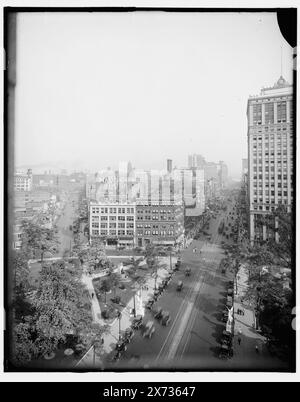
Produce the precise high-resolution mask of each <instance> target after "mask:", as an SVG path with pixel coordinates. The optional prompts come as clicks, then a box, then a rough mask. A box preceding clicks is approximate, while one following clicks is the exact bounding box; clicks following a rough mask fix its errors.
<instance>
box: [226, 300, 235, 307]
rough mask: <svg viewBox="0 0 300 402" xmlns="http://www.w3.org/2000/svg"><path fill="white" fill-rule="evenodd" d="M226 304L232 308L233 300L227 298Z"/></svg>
mask: <svg viewBox="0 0 300 402" xmlns="http://www.w3.org/2000/svg"><path fill="white" fill-rule="evenodd" d="M226 306H227V307H228V308H231V307H232V306H233V304H232V302H231V301H229V300H227V303H226Z"/></svg>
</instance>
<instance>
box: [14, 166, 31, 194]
mask: <svg viewBox="0 0 300 402" xmlns="http://www.w3.org/2000/svg"><path fill="white" fill-rule="evenodd" d="M14 189H15V191H31V190H32V171H31V169H28V171H27V173H15V175H14Z"/></svg>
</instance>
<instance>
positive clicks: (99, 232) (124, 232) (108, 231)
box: [92, 229, 134, 236]
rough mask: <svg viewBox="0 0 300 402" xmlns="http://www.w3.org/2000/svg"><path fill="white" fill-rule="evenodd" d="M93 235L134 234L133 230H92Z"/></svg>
mask: <svg viewBox="0 0 300 402" xmlns="http://www.w3.org/2000/svg"><path fill="white" fill-rule="evenodd" d="M92 235H93V236H99V235H100V236H133V235H134V232H133V230H103V229H102V230H100V231H99V230H95V229H93V230H92Z"/></svg>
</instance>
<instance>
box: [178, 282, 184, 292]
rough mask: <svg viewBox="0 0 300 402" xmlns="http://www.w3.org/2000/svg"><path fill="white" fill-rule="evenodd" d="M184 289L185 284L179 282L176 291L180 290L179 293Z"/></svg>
mask: <svg viewBox="0 0 300 402" xmlns="http://www.w3.org/2000/svg"><path fill="white" fill-rule="evenodd" d="M182 288H183V282H182V281H179V282H178V283H177V287H176V290H178V291H179V292H180V291H181V289H182Z"/></svg>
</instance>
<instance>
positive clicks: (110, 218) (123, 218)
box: [92, 215, 134, 222]
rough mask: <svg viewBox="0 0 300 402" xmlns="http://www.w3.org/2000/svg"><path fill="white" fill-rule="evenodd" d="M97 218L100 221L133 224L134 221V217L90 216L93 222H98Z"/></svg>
mask: <svg viewBox="0 0 300 402" xmlns="http://www.w3.org/2000/svg"><path fill="white" fill-rule="evenodd" d="M99 218H100V221H108V220H109V221H110V222H111V221H129V222H130V221H131V222H133V221H134V216H131V215H128V216H118V217H116V216H105V215H103V216H100V217H99V216H98V215H96V216H95V215H94V216H93V215H92V220H93V221H99Z"/></svg>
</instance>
